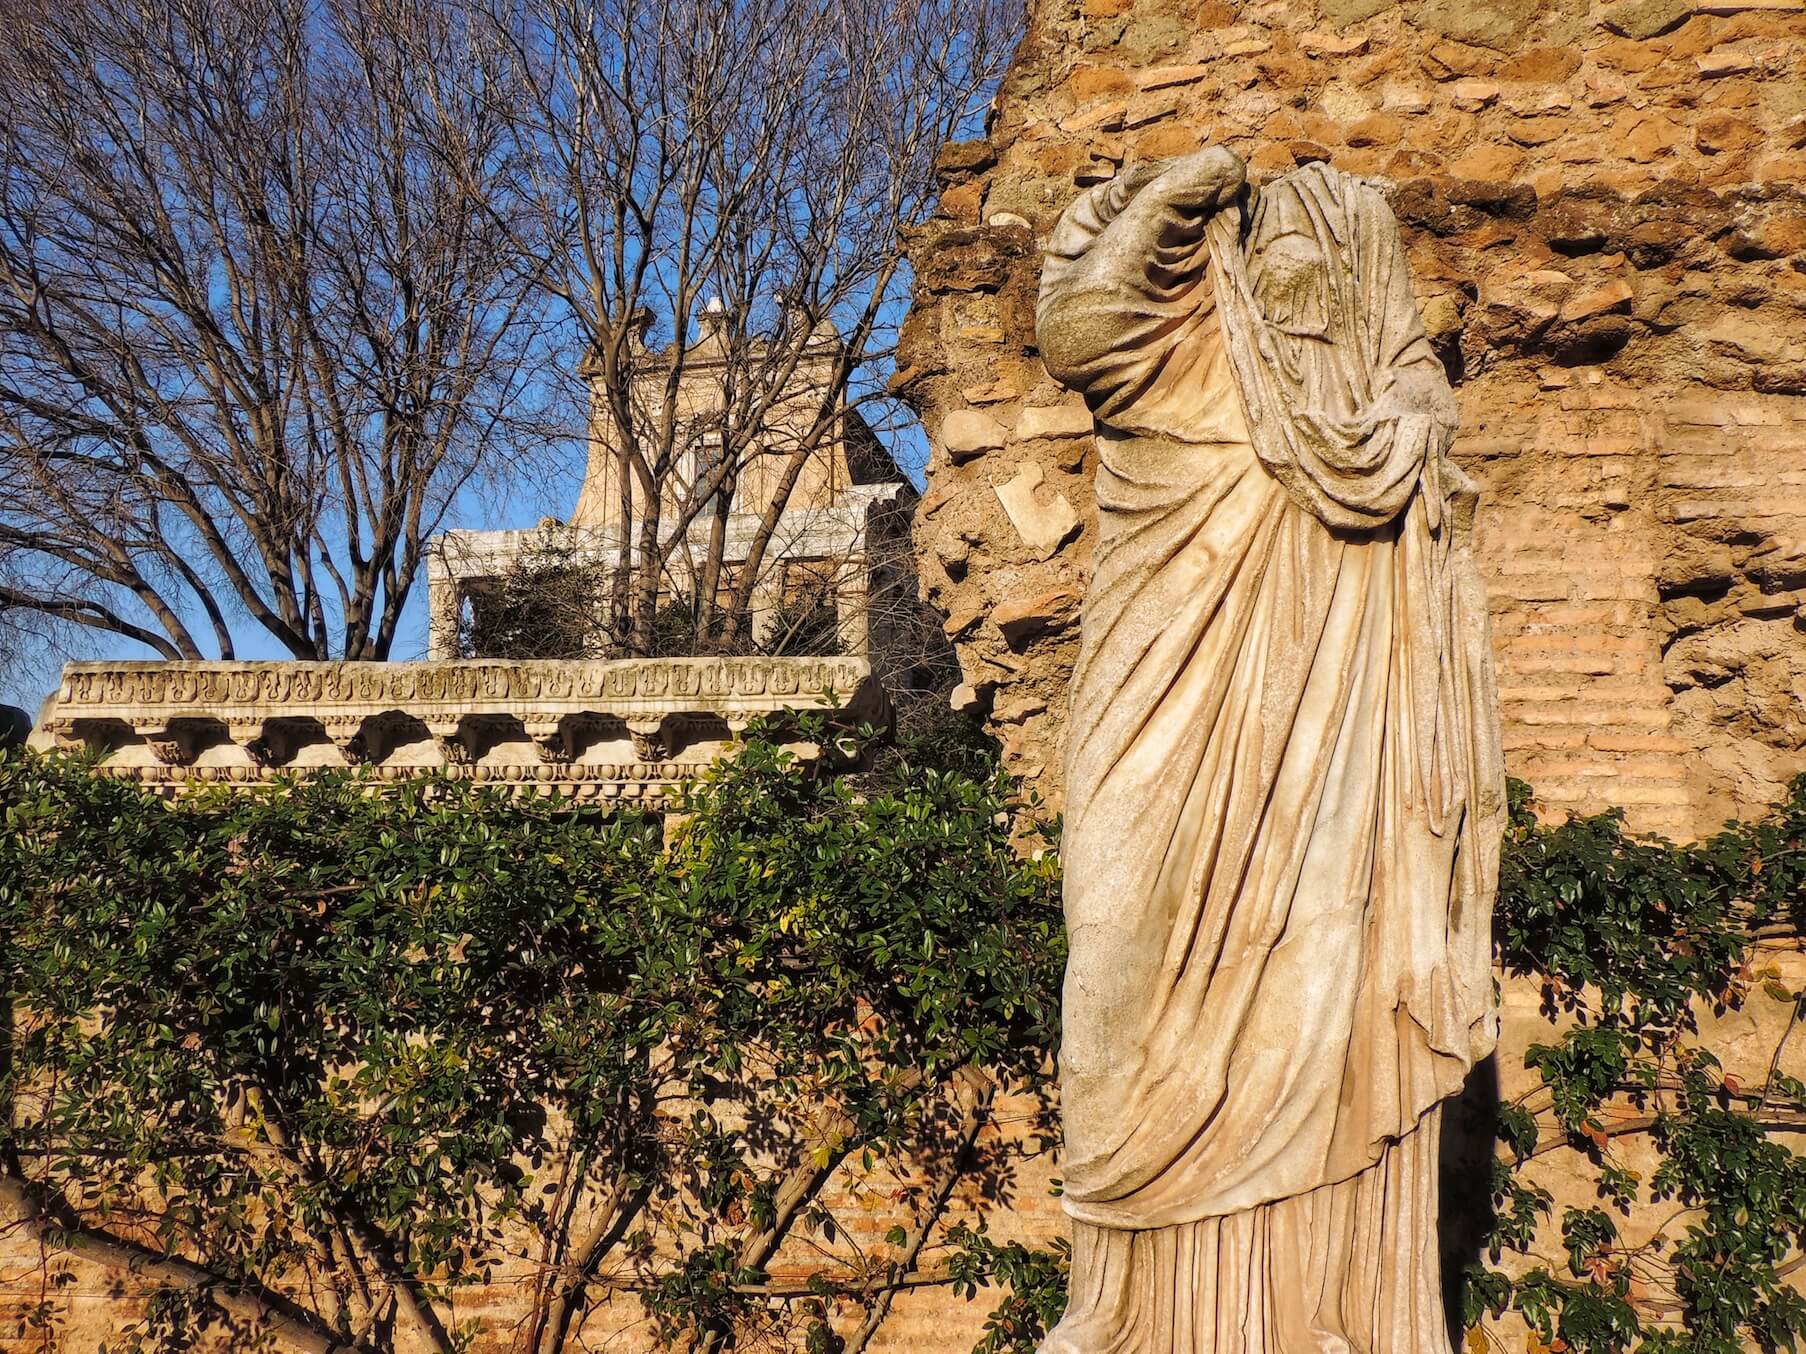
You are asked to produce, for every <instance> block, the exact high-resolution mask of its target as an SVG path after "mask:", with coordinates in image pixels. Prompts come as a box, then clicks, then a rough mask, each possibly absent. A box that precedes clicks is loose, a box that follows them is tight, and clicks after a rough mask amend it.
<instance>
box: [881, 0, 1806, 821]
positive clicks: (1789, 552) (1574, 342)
mask: <svg viewBox="0 0 1806 1354" xmlns="http://www.w3.org/2000/svg"><path fill="white" fill-rule="evenodd" d="M1206 142H1216V143H1221V144H1225V145H1228V146H1230V147H1231V148H1233V149H1234V150H1236V151H1237V152H1238V153H1240V154H1241V155H1243V156H1244V157H1245V158H1246V159H1247V161H1248V164H1249V167H1250V172H1251V174H1252V175H1253V176H1254V177H1255V178H1256V179H1259V178H1261V177H1270V176H1273V175H1275V174H1278V173H1281V172H1284V171H1286V170H1288V169H1290V168H1292V167H1293V166H1294V165H1296V164H1299V163H1303V162H1306V161H1310V160H1322V159H1327V160H1329V161H1330V162H1331V163H1333V164H1335V165H1337V166H1339V167H1341V168H1344V169H1347V170H1350V171H1352V172H1357V173H1362V174H1368V175H1372V176H1375V177H1376V178H1378V179H1380V180H1382V181H1383V183H1384V184H1385V185H1386V188H1387V192H1388V194H1389V196H1390V198H1391V200H1392V202H1393V205H1394V209H1395V210H1396V212H1397V214H1398V216H1399V218H1400V221H1401V223H1402V225H1403V228H1404V231H1405V235H1406V240H1407V244H1408V248H1409V252H1410V257H1411V264H1412V269H1413V274H1414V278H1415V283H1416V286H1417V290H1418V298H1419V301H1420V304H1421V306H1422V309H1423V313H1424V318H1425V321H1426V325H1427V327H1428V329H1429V331H1430V333H1431V335H1432V338H1433V340H1434V342H1435V344H1436V346H1437V349H1438V351H1439V353H1440V354H1441V355H1442V356H1443V358H1444V361H1445V362H1446V364H1447V366H1448V368H1449V371H1450V375H1451V377H1452V378H1453V379H1454V381H1455V383H1456V388H1457V390H1458V393H1459V398H1460V403H1461V412H1462V435H1461V438H1460V440H1459V442H1458V443H1457V445H1456V450H1455V454H1456V456H1457V458H1458V459H1459V460H1460V461H1461V462H1462V463H1463V465H1464V466H1465V467H1466V468H1467V469H1468V470H1469V471H1470V473H1472V474H1473V475H1474V476H1475V478H1477V479H1478V480H1479V481H1480V483H1481V485H1482V488H1483V491H1484V495H1485V497H1484V500H1483V507H1482V515H1481V519H1480V524H1479V537H1480V550H1481V555H1482V563H1483V567H1484V569H1485V571H1486V573H1487V576H1488V580H1489V583H1490V587H1491V591H1492V598H1493V627H1494V639H1495V646H1496V651H1497V655H1498V661H1499V675H1500V684H1501V695H1502V698H1503V701H1504V706H1505V717H1506V738H1507V748H1508V755H1509V762H1510V769H1511V771H1512V772H1513V773H1514V774H1516V775H1519V776H1522V777H1524V778H1525V779H1527V780H1529V781H1531V782H1532V783H1533V784H1534V785H1535V786H1536V787H1537V789H1538V791H1539V792H1540V794H1541V797H1542V799H1543V801H1544V803H1545V804H1546V805H1548V806H1549V807H1550V808H1552V809H1555V810H1562V809H1570V808H1571V809H1593V808H1598V807H1602V806H1604V805H1607V804H1621V805H1624V806H1625V807H1626V808H1627V809H1628V810H1629V811H1630V813H1631V817H1632V821H1633V822H1634V823H1636V824H1637V825H1639V826H1644V827H1649V828H1658V829H1662V830H1665V831H1668V832H1671V833H1680V834H1687V833H1691V832H1695V831H1699V830H1703V829H1708V828H1710V827H1712V826H1715V825H1716V824H1717V823H1718V822H1720V821H1721V820H1722V819H1723V818H1724V817H1725V816H1727V815H1728V814H1730V813H1733V812H1739V811H1745V810H1755V809H1759V808H1760V807H1762V806H1763V805H1765V804H1766V803H1768V802H1771V801H1772V800H1773V799H1774V797H1775V796H1776V794H1777V792H1778V790H1779V788H1780V785H1781V783H1782V782H1783V781H1784V780H1785V779H1786V778H1787V777H1788V776H1789V775H1790V774H1792V773H1794V772H1796V771H1798V770H1800V769H1802V767H1806V705H1803V701H1806V640H1803V639H1802V634H1801V631H1802V628H1803V626H1806V611H1803V610H1802V603H1803V602H1806V7H1803V6H1802V4H1801V3H1800V0H1622V2H1621V3H1611V4H1604V5H1592V6H1589V5H1587V4H1585V3H1582V2H1581V0H1550V2H1549V3H1535V2H1534V0H1416V2H1415V3H1406V4H1398V3H1392V2H1391V0H1317V2H1316V3H1314V4H1312V3H1263V4H1251V5H1245V6H1241V7H1239V8H1238V7H1236V6H1233V5H1231V4H1228V3H1223V0H1207V2H1206V3H1203V4H1188V3H1179V2H1177V0H1045V2H1044V3H1041V4H1039V5H1037V6H1036V7H1035V9H1034V11H1033V15H1032V27H1031V32H1030V34H1029V37H1028V39H1027V41H1026V43H1025V44H1024V46H1023V48H1022V50H1021V52H1020V54H1019V56H1018V59H1017V62H1016V64H1015V67H1014V68H1013V70H1012V71H1011V73H1010V75H1009V77H1008V79H1007V81H1006V82H1005V85H1004V88H1003V90H1002V92H1001V94H1000V96H999V98H998V100H997V102H996V105H995V109H994V112H993V116H992V120H991V124H990V126H989V128H988V136H987V139H986V140H984V141H978V142H971V143H966V144H962V145H958V146H954V147H950V148H949V149H948V151H947V153H946V154H945V155H944V157H943V161H942V168H943V171H944V173H945V176H946V184H947V186H946V191H945V195H944V197H943V199H942V201H941V207H940V213H939V216H938V217H937V219H936V220H935V221H934V222H933V224H932V225H931V226H930V227H929V228H928V229H927V230H925V231H924V232H923V233H922V235H921V236H920V238H919V239H918V240H917V242H916V245H915V250H914V257H915V262H916V267H917V273H918V290H917V295H916V306H915V309H914V311H913V313H912V315H911V317H910V320H909V323H908V327H907V330H906V334H905V348H904V354H903V357H902V360H901V362H900V366H901V367H902V368H903V370H902V371H901V373H900V375H899V382H900V383H901V384H902V386H903V387H904V388H905V389H906V390H907V391H908V392H909V393H910V394H911V395H912V397H913V398H914V399H915V401H916V403H917V404H918V406H919V407H920V409H921V410H922V412H923V415H924V418H925V420H926V422H927V424H928V426H929V429H930V431H931V433H932V434H933V442H934V454H933V461H932V464H931V467H930V472H929V488H928V493H927V496H926V498H925V500H924V502H923V504H922V508H921V511H920V513H919V516H918V526H917V534H918V541H919V544H920V547H921V554H922V557H923V568H924V575H925V583H926V586H927V589H928V591H929V594H930V597H931V599H932V600H933V601H934V602H935V603H936V604H937V605H938V606H939V607H940V608H941V610H942V611H943V612H944V613H945V614H946V616H947V630H948V633H949V635H951V636H952V637H953V638H954V640H955V641H956V643H957V645H958V647H959V650H960V655H961V661H962V667H963V670H964V673H965V678H966V685H965V686H964V687H962V689H961V692H960V699H961V700H962V702H963V703H965V704H966V705H968V706H969V707H970V708H974V709H979V710H982V711H984V712H986V713H987V714H988V715H989V717H990V719H991V721H992V723H993V725H994V727H995V728H996V729H997V731H998V732H999V733H1000V735H1001V736H1002V737H1003V739H1004V741H1005V745H1006V748H1007V750H1008V755H1009V758H1010V761H1011V763H1012V765H1013V766H1014V767H1015V768H1016V769H1017V770H1018V771H1020V772H1021V773H1023V774H1024V775H1026V776H1027V777H1029V778H1030V779H1031V780H1032V781H1034V782H1035V783H1036V784H1037V785H1038V786H1039V787H1040V788H1041V789H1042V791H1043V793H1045V794H1046V795H1047V796H1048V797H1049V798H1050V799H1051V800H1053V801H1054V802H1055V803H1057V802H1058V797H1059V761H1060V753H1061V748H1060V729H1061V725H1062V719H1061V714H1062V704H1063V700H1064V691H1065V684H1066V680H1067V675H1068V672H1069V670H1070V664H1071V661H1072V657H1073V652H1074V648H1075V645H1076V633H1077V624H1076V622H1077V615H1078V604H1079V600H1080V598H1081V597H1082V595H1083V592H1084V587H1085V580H1086V577H1087V570H1088V563H1089V552H1090V542H1089V532H1090V530H1091V518H1092V511H1091V487H1090V473H1091V469H1092V467H1093V464H1094V460H1093V458H1094V452H1093V451H1092V448H1091V441H1090V437H1089V428H1090V424H1089V419H1088V418H1087V416H1086V414H1085V410H1084V408H1083V406H1082V405H1081V404H1080V403H1079V402H1078V400H1077V399H1076V398H1074V397H1071V396H1067V395H1065V394H1064V393H1063V392H1062V391H1061V390H1060V389H1059V388H1058V387H1056V386H1055V385H1054V384H1053V383H1052V382H1051V381H1050V380H1049V378H1048V377H1047V375H1046V373H1045V372H1044V371H1043V370H1042V368H1041V366H1040V363H1039V360H1038V358H1037V356H1036V352H1035V347H1034V327H1033V311H1034V300H1035V288H1036V280H1037V274H1038V269H1039V245H1040V242H1041V241H1042V240H1043V239H1044V238H1045V236H1046V233H1047V232H1048V230H1049V229H1050V228H1051V226H1052V225H1053V223H1054V221H1055V220H1056V219H1057V217H1058V215H1059V213H1060V211H1061V210H1062V209H1063V208H1064V207H1065V206H1066V205H1067V203H1069V202H1070V201H1071V200H1072V198H1073V197H1074V196H1075V195H1076V194H1077V193H1078V192H1079V190H1080V189H1081V188H1082V187H1083V186H1084V185H1086V184H1089V183H1093V182H1097V181H1099V180H1102V179H1105V178H1108V177H1110V176H1111V175H1113V174H1114V173H1115V172H1116V171H1117V170H1118V168H1120V167H1121V166H1122V165H1124V164H1131V163H1135V162H1137V161H1143V160H1148V159H1154V158H1160V157H1165V156H1170V155H1173V154H1177V153H1181V152H1184V151H1187V150H1190V149H1193V148H1195V147H1197V146H1199V145H1201V144H1204V143H1206Z"/></svg>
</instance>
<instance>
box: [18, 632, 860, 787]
mask: <svg viewBox="0 0 1806 1354" xmlns="http://www.w3.org/2000/svg"><path fill="white" fill-rule="evenodd" d="M830 698H832V700H833V702H834V703H836V704H837V705H838V706H839V709H840V713H839V714H838V716H837V717H838V718H841V719H845V720H847V721H851V722H854V723H857V722H862V721H865V720H871V721H874V722H877V721H880V720H882V718H883V717H884V712H885V702H884V695H883V692H882V690H881V689H880V688H879V687H878V685H877V684H876V683H875V682H874V681H873V680H872V676H871V665H870V664H869V663H867V662H866V661H865V660H864V659H857V658H667V659H631V660H622V661H610V662H605V661H594V662H591V661H570V662H567V661H557V660H541V661H532V662H504V661H499V660H488V659H471V660H464V661H455V662H432V663H295V662H250V663H232V662H226V663H164V662H100V663H70V664H68V665H67V666H66V667H65V668H64V669H63V680H62V683H61V685H60V686H59V687H58V689H57V692H56V694H55V695H54V696H52V697H51V698H50V700H49V701H48V702H46V704H45V707H44V711H43V713H42V714H41V715H40V717H39V720H38V724H37V728H36V730H35V731H34V732H33V734H32V737H31V740H30V741H31V743H32V745H33V746H35V747H39V748H50V747H63V748H73V747H86V748H90V749H93V750H95V751H98V752H100V753H101V754H103V758H104V759H103V761H102V762H101V767H102V769H103V770H104V771H107V772H109V773H112V774H117V775H122V776H128V777H131V778H133V779H137V780H140V781H144V782H146V783H149V784H155V785H163V786H168V787H171V788H177V787H181V786H185V785H194V784H205V783H211V782H227V783H250V782H254V781H259V780H263V779H268V778H270V777H273V776H276V775H280V774H283V773H285V772H292V771H305V770H308V769H310V768H323V767H331V766H347V765H365V764H368V765H371V766H374V767H375V768H376V769H377V774H378V776H379V778H382V779H387V780H396V779H399V778H401V777H404V776H412V775H419V774H423V773H428V772H433V771H443V770H447V769H449V770H450V772H451V774H453V775H454V776H457V777H461V778H465V779H470V780H475V781H485V782H495V783H499V784H509V785H515V786H519V787H521V788H522V789H535V788H537V789H547V790H550V789H557V790H559V791H560V792H561V793H564V794H567V795H571V796H574V797H577V798H583V799H629V800H636V799H646V798H655V797H659V796H662V795H665V794H667V793H669V792H670V790H671V789H672V788H673V787H675V786H677V785H679V784H681V783H682V782H683V781H684V780H686V779H688V778H689V777H691V776H694V775H695V774H697V773H698V772H699V771H700V770H702V768H704V767H705V766H707V765H708V764H709V762H711V761H713V760H714V759H715V757H717V756H718V755H719V754H720V753H721V751H722V750H723V749H724V748H725V747H726V746H727V745H728V743H729V742H730V741H731V740H732V739H733V738H734V737H735V736H737V735H738V734H739V733H740V732H741V731H743V730H744V729H745V728H746V727H747V726H748V725H749V724H750V723H751V722H752V721H753V720H755V719H757V718H759V717H760V716H763V715H769V714H772V713H774V712H776V711H780V710H786V709H799V710H808V709H813V708H815V707H817V706H822V705H825V704H827V703H828V702H829V700H830Z"/></svg>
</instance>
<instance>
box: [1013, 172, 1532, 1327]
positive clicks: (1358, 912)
mask: <svg viewBox="0 0 1806 1354" xmlns="http://www.w3.org/2000/svg"><path fill="white" fill-rule="evenodd" d="M1037 329H1038V335H1039V342H1040V347H1041V352H1042V356H1043V358H1044V360H1045V361H1046V364H1047V368H1048V370H1049V371H1050V372H1052V373H1053V375H1054V377H1055V378H1056V379H1057V380H1059V381H1060V382H1062V383H1063V384H1065V385H1067V386H1069V387H1071V388H1072V389H1074V390H1077V391H1079V392H1081V393H1082V394H1083V395H1084V397H1085V399H1086V401H1087V402H1088V403H1089V405H1090V407H1091V410H1092V412H1093V414H1094V415H1095V418H1096V422H1097V443H1098V450H1099V461H1100V464H1099V467H1098V470H1097V505H1098V525H1099V531H1098V538H1097V553H1096V562H1095V574H1094V577H1093V579H1092V582H1091V586H1090V591H1089V592H1088V594H1087V596H1086V599H1085V608H1084V621H1083V644H1082V651H1081V656H1080V658H1079V664H1078V668H1077V671H1076V673H1075V675H1074V678H1073V684H1072V692H1071V709H1070V717H1069V729H1068V750H1067V770H1066V795H1067V802H1066V828H1065V845H1064V852H1065V872H1066V899H1065V906H1066V920H1067V927H1068V933H1069V936H1070V941H1071V958H1070V960H1069V962H1068V966H1067V972H1066V987H1065V998H1064V1001H1065V1006H1064V1040H1063V1045H1062V1048H1061V1053H1060V1063H1061V1079H1062V1109H1063V1115H1064V1119H1065V1136H1066V1147H1065V1162H1064V1176H1065V1206H1066V1210H1067V1212H1068V1213H1069V1214H1070V1215H1071V1217H1072V1222H1073V1233H1074V1243H1073V1256H1072V1276H1071V1288H1072V1296H1071V1305H1070V1306H1069V1308H1068V1310H1067V1314H1066V1317H1065V1319H1064V1320H1063V1321H1062V1322H1061V1323H1060V1325H1059V1327H1058V1328H1057V1329H1056V1330H1055V1331H1054V1332H1053V1333H1052V1334H1051V1335H1050V1336H1049V1337H1048V1339H1047V1341H1046V1343H1045V1344H1044V1345H1043V1347H1042V1349H1043V1354H1344V1352H1347V1351H1354V1352H1357V1354H1431V1351H1438V1352H1439V1354H1447V1352H1448V1350H1449V1338H1448V1333H1447V1327H1446V1324H1445V1318H1444V1314H1443V1307H1442V1294H1441V1287H1440V1269H1441V1266H1440V1261H1439V1255H1438V1239H1437V1145H1438V1136H1439V1134H1438V1129H1439V1120H1440V1110H1439V1105H1440V1102H1441V1101H1442V1100H1443V1099H1444V1098H1446V1097H1448V1096H1450V1095H1451V1094H1453V1093H1455V1092H1456V1091H1458V1090H1459V1089H1460V1087H1461V1084H1462V1081H1463V1079H1464V1078H1465V1076H1466V1074H1467V1072H1468V1069H1469V1068H1470V1067H1471V1066H1472V1065H1473V1064H1474V1062H1475V1061H1476V1060H1478V1059H1480V1058H1482V1057H1484V1056H1485V1055H1486V1054H1487V1053H1488V1052H1489V1051H1490V1050H1491V1048H1492V1045H1493V1041H1494V1037H1495V1032H1496V1020H1497V1017H1496V1013H1495V1009H1494V999H1493V985H1492V973H1491V968H1490V963H1489V943H1488V941H1489V936H1488V930H1489V922H1490V913H1491V909H1492V899H1493V893H1494V888H1495V884H1496V879H1497V873H1498V845H1499V837H1500V831H1501V829H1502V826H1503V818H1504V775H1503V771H1502V769H1501V758H1500V745H1499V743H1500V740H1499V721H1498V713H1497V698H1496V695H1495V692H1494V686H1493V677H1492V671H1491V659H1490V656H1489V653H1488V642H1487V624H1486V602H1485V593H1484V590H1483V588H1482V586H1481V584H1480V581H1479V579H1478V577H1477V574H1476V571H1475V568H1474V565H1473V562H1472V558H1471V556H1470V553H1469V546H1468V537H1469V532H1470V527H1471V523H1472V518H1473V508H1474V501H1475V493H1474V488H1473V485H1472V483H1471V482H1470V481H1469V480H1468V479H1467V478H1466V476H1465V475H1463V474H1462V473H1461V471H1460V470H1459V469H1458V468H1456V467H1455V466H1454V465H1453V464H1452V463H1451V462H1450V461H1449V460H1448V459H1447V451H1448V447H1449V443H1450V440H1451V438H1452V436H1453V434H1454V430H1455V408H1454V399H1453V396H1452V394H1451V392H1450V390H1449V386H1448V382H1447V380H1446V379H1445V377H1444V375H1443V371H1442V367H1441V364H1440V363H1439V362H1438V361H1437V359H1436V356H1435V354H1434V353H1433V352H1432V351H1431V349H1430V346H1429V343H1428V341H1427V339H1426V338H1425V336H1424V331H1423V325H1422V323H1421V321H1420V320H1419V318H1418V314H1417V309H1416V306H1415V304H1414V302H1413V300H1412V295H1411V287H1410V279H1409V276H1408V272H1407V267H1406V262H1405V255H1404V248H1403V245H1402V243H1401V241H1400V238H1399V232H1398V225H1397V223H1396V221H1395V220H1394V219H1393V216H1392V214H1391V212H1390V210H1389V209H1388V208H1387V206H1386V204H1385V202H1384V200H1383V199H1382V198H1381V197H1380V195H1379V193H1378V192H1377V191H1376V190H1375V189H1374V188H1373V187H1372V186H1370V185H1369V184H1368V183H1366V182H1365V181H1363V180H1361V179H1357V178H1353V177H1350V176H1349V175H1346V174H1342V173H1339V172H1337V171H1336V170H1333V169H1330V168H1328V167H1326V166H1323V165H1309V166H1307V167H1305V168H1302V169H1299V170H1297V171H1295V172H1293V173H1290V174H1288V175H1286V176H1285V177H1283V178H1280V179H1278V180H1276V181H1274V182H1272V183H1268V184H1266V185H1264V186H1262V187H1260V188H1259V189H1258V190H1256V189H1254V188H1253V187H1251V186H1249V185H1248V184H1246V182H1245V178H1244V172H1243V167H1242V164H1241V162H1240V161H1239V160H1238V159H1236V157H1235V156H1233V155H1231V154H1230V153H1228V152H1227V151H1224V150H1220V149H1207V150H1204V151H1200V152H1198V153H1197V154H1194V155H1191V156H1187V157H1185V158H1183V159H1180V160H1176V161H1172V162H1169V163H1167V164H1164V165H1151V166H1146V167H1141V168H1136V169H1131V170H1129V171H1127V172H1125V173H1124V174H1122V175H1121V176H1119V177H1118V178H1117V179H1116V180H1114V181H1113V182H1110V183H1107V184H1103V185H1100V186H1098V187H1096V188H1093V189H1091V190H1090V191H1088V192H1086V193H1085V194H1084V195H1083V196H1082V197H1080V198H1079V199H1078V201H1076V202H1075V203H1074V204H1073V205H1072V207H1071V208H1070V209H1069V210H1068V211H1067V212H1066V214H1065V216H1064V217H1063V218H1062V219H1061V221H1060V223H1059V226H1058V228H1057V229H1056V230H1055V232H1054V234H1053V238H1052V240H1051V243H1050V247H1049V249H1048V257H1047V261H1046V265H1045V271H1044V272H1043V274H1042V280H1041V299H1040V309H1039V312H1038V316H1037Z"/></svg>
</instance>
